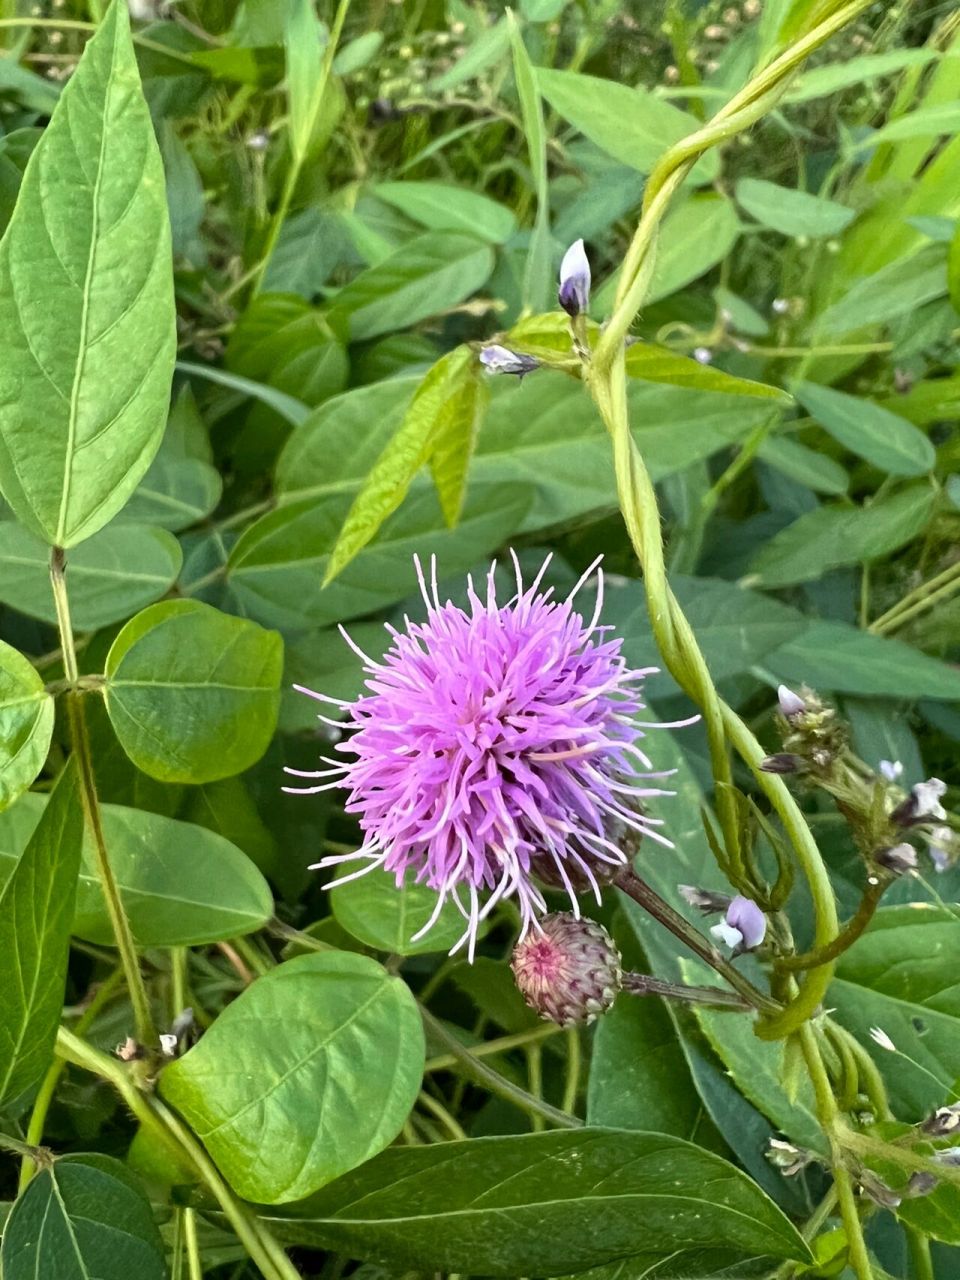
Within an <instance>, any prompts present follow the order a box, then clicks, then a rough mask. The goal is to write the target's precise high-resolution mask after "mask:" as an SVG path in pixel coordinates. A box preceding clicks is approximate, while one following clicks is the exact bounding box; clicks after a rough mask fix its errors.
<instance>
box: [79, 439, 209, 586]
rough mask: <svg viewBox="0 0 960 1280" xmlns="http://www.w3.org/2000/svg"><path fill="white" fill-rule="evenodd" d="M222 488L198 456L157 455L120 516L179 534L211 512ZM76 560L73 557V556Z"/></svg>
mask: <svg viewBox="0 0 960 1280" xmlns="http://www.w3.org/2000/svg"><path fill="white" fill-rule="evenodd" d="M222 490H223V480H222V479H221V476H220V472H219V471H218V470H217V469H216V467H212V466H211V465H210V463H209V462H203V461H202V460H201V459H200V458H172V457H169V456H167V455H165V453H164V452H163V450H161V452H160V453H159V454H157V456H156V458H154V460H153V462H152V463H151V464H150V469H149V471H148V472H147V474H146V475H145V476H144V477H143V479H142V480H141V481H140V484H139V485H138V486H137V488H136V489H135V490H134V494H133V497H132V498H131V499H130V501H129V502H128V503H127V505H126V507H124V509H123V511H122V513H121V516H120V518H121V519H122V520H123V521H124V522H125V523H126V522H127V521H131V520H132V521H141V522H142V523H143V524H154V525H158V526H159V527H160V528H161V529H169V530H171V531H172V532H173V533H179V532H180V530H182V529H188V528H189V527H190V525H192V524H196V523H197V522H198V521H199V520H205V519H206V517H207V516H209V515H211V514H212V512H213V511H214V509H215V507H216V505H217V503H218V502H219V501H220V494H221V492H222ZM73 563H76V558H75V557H74V558H73Z"/></svg>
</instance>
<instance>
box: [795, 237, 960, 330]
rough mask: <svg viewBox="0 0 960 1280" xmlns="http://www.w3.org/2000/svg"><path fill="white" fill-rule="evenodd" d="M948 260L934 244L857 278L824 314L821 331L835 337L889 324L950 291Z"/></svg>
mask: <svg viewBox="0 0 960 1280" xmlns="http://www.w3.org/2000/svg"><path fill="white" fill-rule="evenodd" d="M945 259H946V255H945V253H944V249H943V246H942V245H939V244H932V245H928V246H927V248H925V249H921V250H920V251H919V253H915V254H913V255H912V256H910V257H907V258H898V259H897V260H896V261H895V262H891V263H889V264H888V265H887V266H884V267H881V268H880V270H879V271H875V272H874V273H873V274H872V275H869V276H864V277H863V278H862V279H860V280H857V281H856V282H855V283H854V284H852V285H850V286H849V287H847V288H846V289H844V292H843V294H842V296H841V297H840V298H838V299H837V301H836V302H834V303H833V304H832V305H831V306H829V307H827V309H826V311H824V312H823V313H822V315H821V316H820V324H819V327H818V331H819V333H820V334H821V336H824V337H826V336H834V335H839V334H844V333H850V332H851V331H852V330H855V329H862V328H864V327H865V326H866V325H871V324H886V323H887V322H888V321H890V320H895V319H896V318H897V317H898V316H902V315H909V314H911V313H912V312H914V311H916V310H917V308H918V307H922V306H923V305H924V303H926V302H932V301H933V300H934V299H935V298H942V297H943V296H944V294H945V293H946V292H947V268H946V260H945Z"/></svg>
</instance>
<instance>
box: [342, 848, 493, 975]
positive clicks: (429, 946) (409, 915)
mask: <svg viewBox="0 0 960 1280" xmlns="http://www.w3.org/2000/svg"><path fill="white" fill-rule="evenodd" d="M436 905H437V894H436V890H434V889H431V888H429V887H428V886H427V885H425V884H414V883H413V881H412V879H411V881H410V883H408V884H405V885H403V887H402V888H399V889H398V888H397V882H396V877H395V876H394V875H393V874H392V873H391V872H389V871H381V870H379V869H378V870H376V871H371V872H369V873H368V874H367V875H365V876H358V877H357V879H356V880H348V881H347V882H346V883H345V884H338V885H337V886H336V887H335V888H334V889H332V890H331V891H330V907H331V909H332V911H333V914H334V916H335V917H336V920H337V924H339V925H340V926H341V927H342V928H344V929H346V931H347V933H349V934H350V935H351V936H352V937H354V938H357V939H358V940H359V941H360V942H365V943H366V944H367V946H368V947H376V949H377V950H378V951H389V952H392V953H393V954H395V955H398V956H417V955H423V954H424V953H426V952H428V951H448V950H449V949H450V948H451V947H452V946H453V945H454V943H456V942H458V941H459V940H460V939H461V938H462V937H463V931H464V921H463V916H462V915H461V914H460V912H459V911H458V910H457V907H456V905H455V904H454V903H453V902H448V903H446V904H445V905H444V907H443V909H442V910H441V912H440V914H439V916H438V917H437V919H436V921H435V922H434V923H433V925H431V927H430V929H429V931H428V932H427V933H426V934H425V936H424V937H422V938H417V939H416V940H414V939H415V935H416V934H417V933H418V932H419V930H420V929H422V928H423V927H424V925H425V924H426V923H427V921H428V920H429V919H430V917H431V916H432V915H433V913H434V910H435V908H436ZM487 928H489V922H488V921H484V925H483V926H482V927H481V932H480V936H482V935H483V933H484V932H485V931H486V929H487Z"/></svg>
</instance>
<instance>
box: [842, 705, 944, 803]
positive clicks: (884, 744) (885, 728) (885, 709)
mask: <svg viewBox="0 0 960 1280" xmlns="http://www.w3.org/2000/svg"><path fill="white" fill-rule="evenodd" d="M843 711H844V714H845V716H846V717H847V720H848V721H849V723H850V729H851V733H852V735H853V748H854V750H855V751H856V753H857V755H858V756H859V757H860V759H861V760H864V761H866V763H867V764H868V765H869V766H870V768H871V769H877V768H879V765H880V761H881V760H899V761H900V763H901V764H902V765H903V776H904V778H905V779H906V780H907V783H908V785H909V784H910V783H912V782H918V781H919V780H920V779H921V778H922V777H924V772H923V760H922V759H921V757H920V747H919V744H918V743H917V739H916V735H915V734H914V732H913V730H912V729H911V728H910V722H909V720H908V719H907V717H906V716H901V715H898V714H897V709H896V707H895V706H892V705H891V704H890V703H889V702H886V701H881V700H880V699H879V698H844V700H843Z"/></svg>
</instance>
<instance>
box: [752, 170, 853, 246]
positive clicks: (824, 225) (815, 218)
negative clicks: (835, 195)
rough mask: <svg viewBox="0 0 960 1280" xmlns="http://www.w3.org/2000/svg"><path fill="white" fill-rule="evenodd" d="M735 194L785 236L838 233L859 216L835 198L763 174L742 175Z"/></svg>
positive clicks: (754, 215) (760, 221)
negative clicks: (826, 197)
mask: <svg viewBox="0 0 960 1280" xmlns="http://www.w3.org/2000/svg"><path fill="white" fill-rule="evenodd" d="M736 194H737V204H739V205H740V207H741V208H742V209H746V211H747V213H749V214H750V217H751V218H756V220H757V222H759V223H760V224H761V225H762V226H764V227H770V228H771V229H772V230H773V231H779V232H780V233H781V234H782V235H785V236H814V237H815V236H836V235H839V234H840V232H841V231H842V230H843V229H844V227H846V226H849V224H850V223H851V222H852V221H853V219H854V218H855V217H856V212H855V210H853V209H847V208H846V207H845V206H844V205H842V204H837V203H836V201H834V200H826V199H824V198H823V196H815V195H811V194H810V192H809V191H796V190H794V189H793V188H792V187H781V186H778V184H777V183H776V182H766V181H764V179H762V178H741V179H740V181H739V182H738V183H737V187H736Z"/></svg>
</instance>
